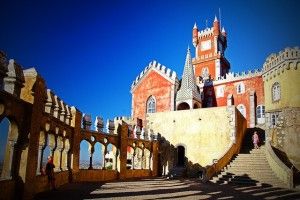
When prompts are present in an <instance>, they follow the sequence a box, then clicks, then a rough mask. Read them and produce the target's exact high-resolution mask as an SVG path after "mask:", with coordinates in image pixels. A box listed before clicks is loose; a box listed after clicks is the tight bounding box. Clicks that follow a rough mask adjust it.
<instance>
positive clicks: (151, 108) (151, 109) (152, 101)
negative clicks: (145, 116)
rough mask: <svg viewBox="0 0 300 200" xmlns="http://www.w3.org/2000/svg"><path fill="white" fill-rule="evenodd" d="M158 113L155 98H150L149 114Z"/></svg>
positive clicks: (148, 103)
mask: <svg viewBox="0 0 300 200" xmlns="http://www.w3.org/2000/svg"><path fill="white" fill-rule="evenodd" d="M155 112H156V103H155V99H154V97H153V96H150V97H149V98H148V101H147V113H155Z"/></svg>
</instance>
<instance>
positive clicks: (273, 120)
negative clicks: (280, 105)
mask: <svg viewBox="0 0 300 200" xmlns="http://www.w3.org/2000/svg"><path fill="white" fill-rule="evenodd" d="M278 116H279V113H278V112H275V113H271V127H272V128H274V127H275V126H276V124H277V120H278Z"/></svg>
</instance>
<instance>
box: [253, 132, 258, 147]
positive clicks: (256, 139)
mask: <svg viewBox="0 0 300 200" xmlns="http://www.w3.org/2000/svg"><path fill="white" fill-rule="evenodd" d="M252 142H253V146H254V148H255V149H258V148H259V146H258V143H259V137H258V135H257V132H256V131H254V133H253V136H252Z"/></svg>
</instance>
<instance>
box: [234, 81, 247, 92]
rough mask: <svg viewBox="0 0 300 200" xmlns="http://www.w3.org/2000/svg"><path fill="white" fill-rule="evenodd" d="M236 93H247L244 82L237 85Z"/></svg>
mask: <svg viewBox="0 0 300 200" xmlns="http://www.w3.org/2000/svg"><path fill="white" fill-rule="evenodd" d="M236 93H237V94H242V93H245V85H244V83H243V82H241V83H238V84H237V86H236Z"/></svg>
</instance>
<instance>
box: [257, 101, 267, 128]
mask: <svg viewBox="0 0 300 200" xmlns="http://www.w3.org/2000/svg"><path fill="white" fill-rule="evenodd" d="M256 120H257V123H258V124H263V123H264V122H265V106H264V105H258V106H257V107H256Z"/></svg>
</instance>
